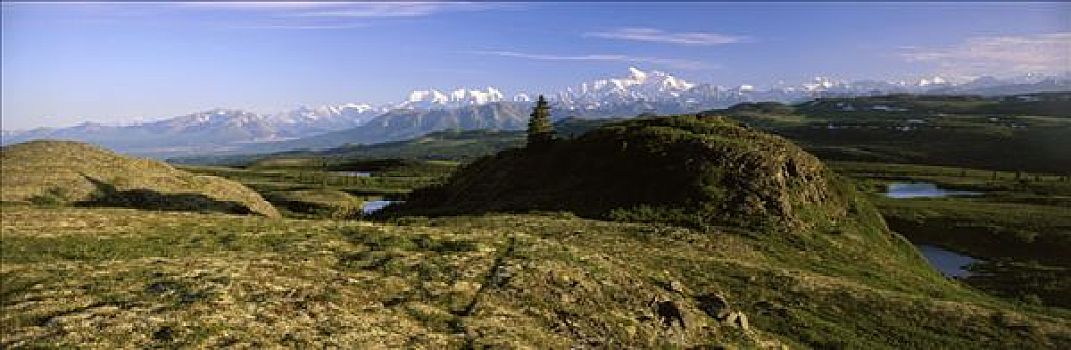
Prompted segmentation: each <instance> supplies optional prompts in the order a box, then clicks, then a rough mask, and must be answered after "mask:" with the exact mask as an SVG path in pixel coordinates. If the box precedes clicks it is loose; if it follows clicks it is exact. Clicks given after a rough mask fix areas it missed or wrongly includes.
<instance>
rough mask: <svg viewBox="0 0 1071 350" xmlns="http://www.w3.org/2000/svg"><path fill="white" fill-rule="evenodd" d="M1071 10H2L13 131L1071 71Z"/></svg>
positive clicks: (367, 6) (78, 6)
mask: <svg viewBox="0 0 1071 350" xmlns="http://www.w3.org/2000/svg"><path fill="white" fill-rule="evenodd" d="M1069 51H1071V4H1068V3H918V2H916V3H899V4H896V3H885V4H882V3H871V4H865V3H864V4H858V3H854V4H853V3H837V2H825V3H785V2H775V3H757V4H748V3H576V4H569V3H441V2H440V3H400V2H394V3H380V4H375V3H358V4H346V3H280V2H273V3H248V2H247V3H230V4H213V3H140V4H138V3H135V4H130V3H127V4H114V3H113V4H107V3H95V4H94V3H67V4H59V3H52V4H30V3H4V4H3V63H2V65H3V67H2V68H3V71H2V74H3V78H2V82H3V111H2V113H3V128H4V129H24V128H30V127H38V126H68V125H73V124H76V123H78V122H81V121H86V120H91V121H98V122H106V123H117V122H129V121H133V120H139V119H159V118H163V117H170V116H176V115H181V114H186V113H191V112H195V111H200V110H205V109H210V108H213V107H232V108H242V109H249V110H252V111H255V112H261V113H269V112H274V111H278V110H282V109H288V108H293V107H295V106H298V105H320V104H338V103H347V102H369V103H388V102H395V101H398V100H400V99H402V98H404V97H405V94H406V93H407V92H408V91H410V90H414V89H426V88H438V89H453V88H457V87H462V86H465V87H471V88H477V87H480V88H482V87H486V86H495V87H498V88H501V89H502V90H504V91H506V92H507V93H513V92H521V91H524V92H529V93H540V92H554V91H557V90H561V89H564V88H565V87H568V86H573V85H576V84H579V83H580V82H582V81H588V80H592V79H596V78H603V77H608V76H621V75H625V74H626V73H627V72H626V68H627V67H629V66H636V67H639V68H641V69H658V70H663V71H667V72H671V73H673V74H674V75H678V76H680V77H682V78H685V79H689V80H694V81H698V82H711V83H716V84H720V85H726V86H734V85H739V84H744V83H747V84H753V85H757V86H760V87H763V86H770V85H773V84H775V83H777V82H778V81H785V82H788V83H799V82H803V81H806V80H809V79H811V78H812V77H814V76H818V75H822V76H831V77H834V78H839V79H846V80H855V79H903V78H917V77H921V76H923V75H932V74H943V75H950V76H964V77H969V76H978V75H998V76H1000V75H1016V74H1023V73H1029V72H1043V73H1055V72H1061V71H1066V70H1068V67H1069V65H1071V63H1069V57H1068V55H1069V53H1068V52H1069Z"/></svg>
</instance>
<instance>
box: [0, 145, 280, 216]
mask: <svg viewBox="0 0 1071 350" xmlns="http://www.w3.org/2000/svg"><path fill="white" fill-rule="evenodd" d="M0 158H2V164H0V167H2V175H0V176H2V179H3V195H2V197H0V200H2V201H3V202H23V203H35V204H45V205H61V204H76V205H94V206H120V207H134V208H143V209H154V210H195V211H196V210H207V211H221V212H230V213H256V214H260V215H265V216H270V217H277V216H279V213H278V212H276V211H275V208H273V207H272V206H271V204H269V203H268V202H266V201H264V199H263V198H261V197H260V195H258V194H257V193H256V192H254V191H252V190H250V189H248V188H246V187H245V186H242V185H241V184H238V183H236V182H233V181H229V180H225V179H222V178H218V177H211V176H197V175H193V174H190V173H187V172H185V171H181V170H177V169H175V168H173V167H171V166H170V165H167V164H164V163H161V162H157V161H152V160H147V159H137V158H131V157H125V156H121V155H118V154H115V153H112V152H110V151H107V150H104V149H101V148H98V147H95V146H91V145H88V144H84V143H78V142H70V141H32V142H27V143H21V144H16V145H11V146H5V147H3V148H2V149H0Z"/></svg>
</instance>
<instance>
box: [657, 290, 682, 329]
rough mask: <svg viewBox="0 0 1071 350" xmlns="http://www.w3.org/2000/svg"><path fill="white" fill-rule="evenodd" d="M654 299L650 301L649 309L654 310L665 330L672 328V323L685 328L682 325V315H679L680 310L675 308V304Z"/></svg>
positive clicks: (670, 301) (677, 307)
mask: <svg viewBox="0 0 1071 350" xmlns="http://www.w3.org/2000/svg"><path fill="white" fill-rule="evenodd" d="M660 299H661V298H658V297H656V298H655V299H654V300H652V301H651V307H652V308H654V311H655V315H658V318H659V319H660V320H662V325H664V326H666V327H667V328H669V327H673V324H674V323H677V324H679V325H680V326H681V328H682V329H683V328H686V326H685V323H684V314H683V313H681V309H680V307H679V306H677V303H675V302H673V301H672V300H660Z"/></svg>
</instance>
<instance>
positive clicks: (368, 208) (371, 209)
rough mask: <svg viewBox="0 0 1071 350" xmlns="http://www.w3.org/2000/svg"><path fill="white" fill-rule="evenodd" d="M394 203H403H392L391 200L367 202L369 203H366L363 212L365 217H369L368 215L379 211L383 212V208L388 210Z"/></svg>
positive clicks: (362, 207) (362, 208)
mask: <svg viewBox="0 0 1071 350" xmlns="http://www.w3.org/2000/svg"><path fill="white" fill-rule="evenodd" d="M393 203H401V201H390V200H376V201H367V202H364V205H363V206H361V211H362V212H363V213H364V215H368V214H371V213H375V212H377V211H379V210H381V209H383V208H386V207H387V206H388V205H391V204H393Z"/></svg>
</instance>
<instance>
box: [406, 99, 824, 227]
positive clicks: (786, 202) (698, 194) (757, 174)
mask: <svg viewBox="0 0 1071 350" xmlns="http://www.w3.org/2000/svg"><path fill="white" fill-rule="evenodd" d="M829 175H830V174H829V173H828V172H827V171H826V169H825V168H824V166H822V164H821V163H820V162H819V161H818V160H817V159H815V158H814V157H813V156H811V155H809V154H807V153H806V152H804V151H803V150H801V149H800V148H798V147H796V146H795V145H793V144H791V143H790V142H788V141H786V140H784V139H782V138H780V137H777V136H773V135H769V134H765V133H761V132H756V131H753V130H748V129H745V128H742V127H740V126H737V125H735V124H734V123H733V122H731V121H729V120H726V119H722V118H716V117H707V118H699V117H695V116H673V117H658V118H638V119H633V120H628V121H623V122H617V123H611V124H607V125H604V126H602V127H599V128H596V129H594V130H592V131H590V132H588V133H586V134H583V135H581V136H578V137H576V138H575V139H566V140H560V141H557V142H555V143H554V144H553V145H551V146H550V147H549V148H547V149H531V148H528V149H515V150H509V151H505V152H502V153H499V154H497V155H495V156H493V157H487V158H484V159H481V160H478V161H476V162H474V163H472V164H469V165H466V166H465V167H463V168H462V169H461V170H460V171H459V172H458V173H456V174H455V175H454V176H452V177H451V178H450V179H448V180H447V181H446V182H445V183H444V184H443V185H442V186H437V187H432V188H428V189H424V190H421V191H417V192H414V193H413V194H412V195H411V196H410V197H409V198H408V201H407V202H406V203H405V204H404V205H402V206H400V207H399V209H398V210H399V211H400V212H402V213H410V214H411V213H420V214H453V213H474V212H475V213H480V212H488V211H507V212H509V211H527V210H533V209H540V210H569V211H572V212H575V213H578V214H580V215H584V216H587V217H595V218H610V217H616V218H620V219H629V220H641V221H645V220H653V221H672V222H678V223H689V224H696V225H721V224H729V225H737V226H751V227H755V226H762V225H766V224H776V225H786V226H791V227H796V226H800V227H804V226H805V227H810V226H814V225H821V224H822V223H820V222H824V221H823V220H825V219H830V218H833V217H838V216H840V215H842V214H843V211H844V210H845V209H844V207H843V206H842V205H841V202H842V201H843V200H844V197H843V194H842V193H841V188H840V186H838V185H837V184H835V183H834V181H833V180H832V179H830V178H828V176H829Z"/></svg>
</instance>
